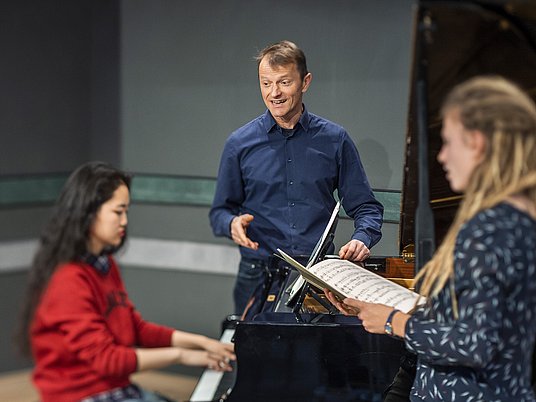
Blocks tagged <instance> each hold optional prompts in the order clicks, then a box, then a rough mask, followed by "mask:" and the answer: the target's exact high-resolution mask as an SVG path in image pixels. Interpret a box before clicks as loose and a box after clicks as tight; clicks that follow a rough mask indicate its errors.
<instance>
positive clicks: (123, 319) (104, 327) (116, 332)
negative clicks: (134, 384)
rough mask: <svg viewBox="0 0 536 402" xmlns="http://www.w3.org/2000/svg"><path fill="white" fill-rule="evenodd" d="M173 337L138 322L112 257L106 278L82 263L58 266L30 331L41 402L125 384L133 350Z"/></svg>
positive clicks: (66, 401) (69, 401)
mask: <svg viewBox="0 0 536 402" xmlns="http://www.w3.org/2000/svg"><path fill="white" fill-rule="evenodd" d="M172 333H173V329H172V328H168V327H164V326H160V325H156V324H152V323H149V322H146V321H144V320H143V319H142V318H141V316H140V314H139V313H138V312H137V311H136V310H135V308H134V306H133V305H132V302H131V301H130V300H129V298H128V295H127V293H126V291H125V287H124V284H123V281H122V279H121V276H120V274H119V270H118V268H117V265H116V263H115V261H114V260H113V259H111V269H110V271H109V272H108V273H107V274H101V273H99V272H98V271H97V270H96V269H94V268H93V267H91V266H90V265H87V264H83V263H69V264H65V265H62V266H60V267H58V269H57V270H56V272H55V273H54V274H53V276H52V278H51V280H50V283H49V285H48V287H47V289H46V291H45V293H44V294H43V297H42V299H41V302H40V304H39V306H38V308H37V310H36V313H35V317H34V321H33V324H32V327H31V342H32V352H33V356H34V359H35V370H34V374H33V381H34V384H35V386H36V387H37V388H38V390H39V392H40V394H41V400H42V402H75V401H78V400H80V399H82V398H84V397H86V396H89V395H92V394H95V393H98V392H102V391H106V390H110V389H112V388H116V387H123V386H126V385H128V384H129V375H130V374H131V373H133V372H135V371H136V365H137V362H136V354H135V352H134V347H136V346H140V347H161V346H169V345H170V343H171V334H172Z"/></svg>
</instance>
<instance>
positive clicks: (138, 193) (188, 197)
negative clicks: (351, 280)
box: [0, 174, 400, 223]
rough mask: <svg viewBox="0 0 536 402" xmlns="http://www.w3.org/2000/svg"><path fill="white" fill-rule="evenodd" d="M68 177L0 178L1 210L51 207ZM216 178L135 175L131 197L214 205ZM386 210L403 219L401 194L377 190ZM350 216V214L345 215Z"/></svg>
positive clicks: (389, 216) (388, 215) (394, 218)
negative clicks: (32, 206)
mask: <svg viewBox="0 0 536 402" xmlns="http://www.w3.org/2000/svg"><path fill="white" fill-rule="evenodd" d="M66 179H67V174H50V175H39V176H19V177H1V176H0V207H2V208H7V207H18V206H29V205H43V204H51V203H53V202H54V200H56V198H57V196H58V194H59V192H60V190H61V188H62V186H63V184H64V183H65V180H66ZM215 189H216V179H213V178H199V177H181V176H161V175H146V174H140V175H135V176H134V178H133V179H132V186H131V197H132V202H134V203H153V204H154V203H157V204H168V205H194V206H210V205H211V203H212V198H213V197H214V191H215ZM374 195H375V196H376V198H377V199H378V201H380V202H381V203H382V204H383V206H384V208H385V211H384V220H385V221H386V222H391V223H398V222H399V220H400V192H398V191H381V190H376V191H374ZM344 216H346V215H344Z"/></svg>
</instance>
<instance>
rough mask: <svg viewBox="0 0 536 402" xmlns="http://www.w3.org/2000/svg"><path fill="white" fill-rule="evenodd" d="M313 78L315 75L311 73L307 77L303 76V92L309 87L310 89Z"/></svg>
mask: <svg viewBox="0 0 536 402" xmlns="http://www.w3.org/2000/svg"><path fill="white" fill-rule="evenodd" d="M312 79H313V75H312V74H311V73H307V74H306V75H305V77H303V81H302V82H303V87H302V93H305V92H307V89H309V85H311V80H312Z"/></svg>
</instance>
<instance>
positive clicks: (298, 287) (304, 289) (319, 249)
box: [287, 201, 341, 322]
mask: <svg viewBox="0 0 536 402" xmlns="http://www.w3.org/2000/svg"><path fill="white" fill-rule="evenodd" d="M340 205H341V203H340V201H339V202H337V204H336V205H335V208H334V209H333V212H332V213H331V217H330V220H329V222H328V224H327V226H326V228H325V229H324V233H323V234H322V237H321V238H320V239H319V240H318V242H317V243H316V245H315V247H314V248H313V252H312V253H311V256H310V257H309V261H308V262H307V266H306V268H309V267H311V266H313V265H314V264H316V263H318V262H320V261H322V260H324V258H325V257H326V254H327V252H328V251H329V249H330V248H331V246H332V245H333V239H334V238H335V230H336V229H337V223H338V222H339V209H340ZM287 291H290V293H291V294H290V297H289V299H288V301H287V306H291V305H292V303H293V301H294V300H295V299H296V295H297V299H296V301H295V303H294V305H293V306H292V312H293V313H294V314H295V315H296V318H297V319H298V321H299V322H304V320H303V319H302V318H301V316H300V310H301V308H302V306H303V302H304V301H305V297H306V296H307V295H309V296H311V297H312V298H314V299H315V300H316V301H317V302H318V303H320V304H321V305H322V306H323V307H324V308H326V310H328V312H329V313H330V314H333V313H334V312H335V310H334V308H333V306H331V304H330V303H328V302H326V301H325V299H323V298H321V297H320V296H319V294H318V292H317V291H316V290H315V288H314V287H313V286H311V284H310V283H309V282H307V281H305V280H304V279H303V278H302V277H301V275H300V276H298V278H297V279H296V281H295V282H294V283H293V284H292V285H291V286H290V287H289V289H287ZM318 318H319V315H317V316H316V317H314V318H313V319H312V320H311V322H315V321H316V320H318Z"/></svg>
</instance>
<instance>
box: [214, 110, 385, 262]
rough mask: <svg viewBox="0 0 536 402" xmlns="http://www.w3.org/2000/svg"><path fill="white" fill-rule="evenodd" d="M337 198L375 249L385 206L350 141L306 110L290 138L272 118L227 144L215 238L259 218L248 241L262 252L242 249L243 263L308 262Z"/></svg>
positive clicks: (263, 117) (235, 135)
mask: <svg viewBox="0 0 536 402" xmlns="http://www.w3.org/2000/svg"><path fill="white" fill-rule="evenodd" d="M335 190H337V191H338V195H339V198H340V199H342V205H343V207H344V210H345V211H346V213H347V214H348V216H350V217H351V218H352V219H353V220H354V223H355V224H354V226H355V232H354V234H353V236H352V238H353V239H357V240H361V241H362V242H363V243H364V244H365V245H366V246H367V247H369V248H370V247H372V246H373V245H375V244H376V243H377V242H378V241H379V240H380V238H381V226H382V220H383V206H382V205H381V204H380V203H379V202H378V201H377V200H376V199H375V198H374V195H373V193H372V190H371V188H370V185H369V183H368V180H367V177H366V174H365V171H364V169H363V165H362V164H361V160H360V158H359V154H358V152H357V149H356V147H355V145H354V143H353V141H352V140H351V138H350V137H349V135H348V133H347V132H346V131H345V130H344V129H343V128H342V127H341V126H339V125H337V124H335V123H332V122H330V121H328V120H326V119H323V118H321V117H319V116H316V115H314V114H312V113H308V112H307V110H305V109H304V112H303V114H302V116H301V117H300V120H299V122H298V123H297V124H296V126H295V128H294V130H293V131H292V132H291V133H289V132H288V130H282V129H281V127H279V126H278V125H277V124H276V122H275V120H274V118H273V117H272V115H271V114H270V112H269V111H268V110H267V111H266V112H265V113H264V114H263V115H261V116H259V117H258V118H256V119H255V120H253V121H251V122H250V123H248V124H246V125H245V126H243V127H241V128H239V129H238V130H236V131H235V132H233V133H232V134H231V136H230V137H229V138H228V139H227V141H226V143H225V147H224V150H223V154H222V158H221V162H220V168H219V172H218V182H217V187H216V193H215V196H214V202H213V204H212V209H211V210H210V214H209V216H210V223H211V225H212V229H213V231H214V234H215V235H216V236H227V237H230V223H231V221H232V219H233V218H234V217H235V216H236V215H240V214H246V213H247V214H251V215H253V216H254V220H253V221H252V222H251V224H250V225H249V227H248V228H247V236H248V237H249V238H250V239H251V240H252V241H255V242H258V243H259V249H258V250H251V249H247V248H244V247H240V252H241V254H242V256H244V257H248V258H259V259H264V258H266V257H268V256H270V255H272V254H273V252H274V251H276V249H277V248H281V249H283V250H285V251H287V252H289V253H291V254H293V255H309V254H310V253H311V251H312V249H313V248H314V246H315V244H316V243H317V241H318V239H319V238H320V237H321V236H322V232H323V230H324V228H325V226H326V225H327V223H328V221H329V218H330V215H331V212H332V210H333V208H334V207H335V204H336V200H335V198H334V192H335Z"/></svg>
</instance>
